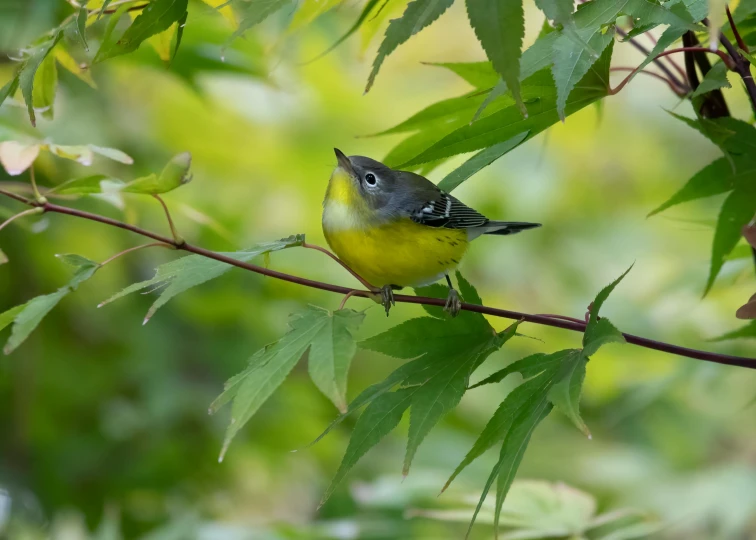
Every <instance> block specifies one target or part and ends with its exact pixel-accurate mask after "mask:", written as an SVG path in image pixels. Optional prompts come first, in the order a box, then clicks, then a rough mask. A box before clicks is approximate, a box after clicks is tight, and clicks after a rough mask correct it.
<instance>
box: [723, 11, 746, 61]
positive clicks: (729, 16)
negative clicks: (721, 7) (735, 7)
mask: <svg viewBox="0 0 756 540" xmlns="http://www.w3.org/2000/svg"><path fill="white" fill-rule="evenodd" d="M725 10H726V11H727V20H728V21H730V28H732V33H733V35H734V36H735V41H736V42H737V43H738V47H740V48H741V49H743V50H744V51H745V52H748V45H746V43H745V41H743V38H742V37H740V32H738V27H737V26H736V25H735V20H734V19H733V18H732V13H730V6H728V5H727V4H725Z"/></svg>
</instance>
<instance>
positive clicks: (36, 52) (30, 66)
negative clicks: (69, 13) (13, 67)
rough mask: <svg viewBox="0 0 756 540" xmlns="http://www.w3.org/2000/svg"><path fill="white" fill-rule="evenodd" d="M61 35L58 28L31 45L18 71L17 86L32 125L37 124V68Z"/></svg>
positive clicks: (61, 32) (60, 30)
mask: <svg viewBox="0 0 756 540" xmlns="http://www.w3.org/2000/svg"><path fill="white" fill-rule="evenodd" d="M62 37H63V31H62V29H60V28H59V29H57V30H56V31H55V33H54V34H53V35H52V37H50V38H48V39H46V40H45V41H43V42H42V43H41V44H39V45H36V46H35V47H33V48H32V49H31V51H30V53H29V56H28V58H27V59H26V60H24V62H23V63H22V64H21V67H20V70H19V72H18V86H19V87H20V88H21V95H23V96H24V101H25V102H26V110H27V112H28V113H29V119H30V120H31V123H32V125H33V126H36V125H37V118H36V116H35V114H34V79H35V78H36V75H37V70H38V69H39V67H40V66H41V65H42V63H43V62H44V61H45V59H46V58H47V56H48V55H49V54H50V51H51V50H52V49H53V47H55V45H57V43H58V42H59V41H60V40H61V38H62Z"/></svg>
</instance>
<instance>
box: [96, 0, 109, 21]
mask: <svg viewBox="0 0 756 540" xmlns="http://www.w3.org/2000/svg"><path fill="white" fill-rule="evenodd" d="M112 1H113V0H104V2H103V3H102V7H101V8H100V12H99V13H98V14H97V20H100V17H102V15H103V13H105V11H106V10H107V9H108V5H110V3H111V2H112Z"/></svg>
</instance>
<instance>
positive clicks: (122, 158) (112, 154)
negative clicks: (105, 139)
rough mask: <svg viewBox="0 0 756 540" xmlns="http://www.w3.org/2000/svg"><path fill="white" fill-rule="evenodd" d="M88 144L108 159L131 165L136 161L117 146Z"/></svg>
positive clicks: (95, 151) (91, 148)
mask: <svg viewBox="0 0 756 540" xmlns="http://www.w3.org/2000/svg"><path fill="white" fill-rule="evenodd" d="M87 146H88V147H89V149H90V150H92V152H94V153H95V154H99V155H101V156H103V157H106V158H108V159H112V160H113V161H118V162H119V163H124V164H126V165H131V164H133V163H134V159H133V158H132V157H131V156H129V155H128V154H126V153H125V152H121V151H120V150H118V149H117V148H108V147H106V146H96V145H94V144H90V145H87ZM179 155H181V154H179Z"/></svg>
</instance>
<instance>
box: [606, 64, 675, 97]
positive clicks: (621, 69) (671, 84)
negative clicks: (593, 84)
mask: <svg viewBox="0 0 756 540" xmlns="http://www.w3.org/2000/svg"><path fill="white" fill-rule="evenodd" d="M609 71H632V72H636V71H637V70H636V68H631V67H613V68H611V69H610V70H609ZM638 73H644V74H646V75H650V76H651V77H656V78H657V79H659V80H660V81H664V82H665V83H667V85H668V86H669V88H670V90H672V91H673V92H674V93H675V94H677V95H678V96H680V97H682V96H685V95H687V92H686V91H685V90H683V89H681V88H678V87H677V86H675V83H673V82H672V81H670V80H669V79H667V78H666V77H664V76H663V75H659V74H658V73H654V72H653V71H649V70H647V69H641V70H640V71H638Z"/></svg>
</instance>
